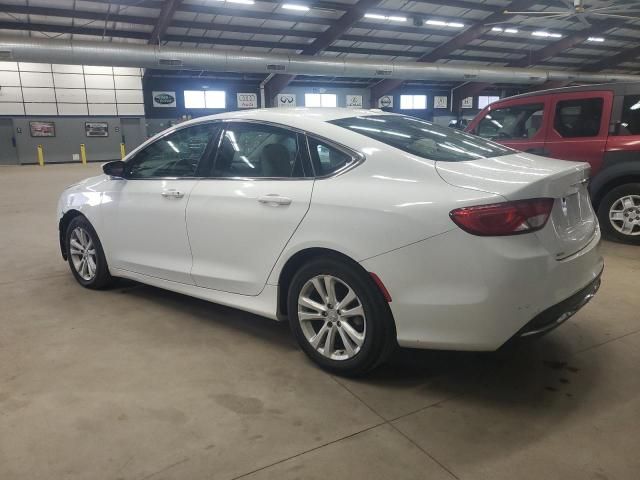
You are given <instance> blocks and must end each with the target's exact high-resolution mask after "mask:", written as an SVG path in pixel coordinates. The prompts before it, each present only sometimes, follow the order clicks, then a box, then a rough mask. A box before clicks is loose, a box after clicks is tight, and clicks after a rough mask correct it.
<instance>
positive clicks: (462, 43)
mask: <svg viewBox="0 0 640 480" xmlns="http://www.w3.org/2000/svg"><path fill="white" fill-rule="evenodd" d="M530 5H531V0H513V1H512V2H510V3H509V4H508V5H506V6H502V7H498V9H497V10H495V11H494V12H493V13H491V14H490V15H488V16H487V17H485V18H484V19H482V20H480V21H479V22H477V23H475V24H473V25H471V26H470V27H468V28H467V29H466V30H464V31H463V32H461V33H460V34H458V35H456V36H455V37H453V38H452V39H450V40H448V41H446V42H444V43H443V44H442V45H440V46H439V47H436V48H434V49H433V50H432V51H430V52H428V53H425V54H424V55H421V56H420V57H419V58H418V60H417V61H418V62H428V63H431V62H436V61H438V60H440V59H441V58H445V57H446V56H447V55H449V54H451V53H453V52H455V51H456V50H459V49H461V48H464V47H466V46H467V45H468V44H469V43H470V42H472V41H473V40H475V39H477V38H479V37H481V36H482V35H484V34H485V33H487V32H488V31H490V30H491V28H492V26H491V25H489V24H491V23H496V22H502V21H504V20H507V19H508V17H506V16H505V14H504V11H505V10H506V9H511V10H522V9H525V8H527V7H529V6H530ZM402 83H403V81H402V80H382V81H381V82H379V83H378V84H377V85H375V86H374V87H373V88H372V89H371V102H372V103H374V102H376V101H377V99H378V98H380V97H382V96H383V95H386V94H388V93H389V92H390V91H391V90H395V89H396V88H398V87H400V85H402ZM372 106H375V105H372Z"/></svg>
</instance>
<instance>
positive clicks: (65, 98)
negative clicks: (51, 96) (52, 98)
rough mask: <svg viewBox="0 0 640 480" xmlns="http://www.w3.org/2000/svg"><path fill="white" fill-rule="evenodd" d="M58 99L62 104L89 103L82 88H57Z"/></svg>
mask: <svg viewBox="0 0 640 480" xmlns="http://www.w3.org/2000/svg"><path fill="white" fill-rule="evenodd" d="M56 99H57V100H58V102H61V103H87V94H86V92H85V90H84V89H81V88H56Z"/></svg>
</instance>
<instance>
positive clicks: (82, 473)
mask: <svg viewBox="0 0 640 480" xmlns="http://www.w3.org/2000/svg"><path fill="white" fill-rule="evenodd" d="M97 171H98V166H97V165H90V166H88V167H83V166H81V165H63V166H53V165H50V166H46V167H44V168H41V167H4V168H2V167H0V479H2V480H21V479H25V480H27V479H28V480H37V479H47V480H50V479H70V480H71V479H81V480H92V479H110V480H120V479H127V480H129V479H132V480H146V479H153V480H159V479H188V480H199V479H235V478H247V479H271V478H277V479H294V478H297V479H316V478H318V479H323V480H327V479H333V478H342V479H361V478H362V479H364V478H366V479H398V480H400V479H402V480H404V479H419V478H420V479H424V478H429V479H451V478H460V479H473V480H476V479H490V480H498V479H508V480H512V479H515V478H517V479H519V480H524V479H536V480H539V479H540V478H547V479H556V478H562V479H565V480H567V479H581V480H583V479H599V480H603V479H637V478H639V475H640V473H638V472H639V471H640V375H638V371H639V369H640V289H639V288H638V286H639V284H640V248H633V247H629V246H624V245H617V244H611V243H604V244H603V245H602V248H603V251H604V253H605V256H606V262H607V267H606V270H605V275H604V281H603V286H602V289H601V290H600V293H599V294H598V296H597V298H596V299H595V300H594V301H593V302H592V303H591V304H590V305H589V306H587V307H586V308H585V309H584V310H582V311H581V312H580V313H579V314H578V315H576V317H575V318H574V319H572V320H571V321H570V322H568V323H567V324H566V325H564V326H563V327H561V328H560V329H558V330H556V331H555V332H554V333H552V334H550V335H549V336H547V337H545V338H543V339H541V340H540V341H538V342H535V343H533V344H530V345H523V346H521V347H520V348H517V349H515V350H513V351H509V352H503V353H499V354H497V353H496V354H471V353H450V352H424V351H401V352H399V353H398V354H397V355H396V356H395V358H394V359H393V360H392V362H391V363H390V364H389V365H387V366H385V367H384V368H381V369H380V370H378V371H376V372H375V373H374V374H373V375H371V376H370V377H368V378H365V379H360V380H345V379H343V378H335V377H332V376H331V375H328V374H326V373H324V372H322V371H320V370H319V369H317V368H316V367H314V366H313V365H312V364H311V363H310V362H309V361H308V360H307V359H306V357H305V356H304V355H303V354H302V353H301V352H300V351H299V350H298V348H297V347H296V345H295V343H294V341H293V339H292V337H291V335H290V334H289V331H288V327H287V326H286V325H282V324H277V323H275V322H271V321H268V320H265V319H262V318H260V317H256V316H253V315H250V314H246V313H243V312H239V311H236V310H233V309H229V308H224V307H221V306H217V305H214V304H209V303H206V302H203V301H199V300H195V299H191V298H188V297H184V296H181V295H177V294H172V293H168V292H165V291H162V290H158V289H155V288H151V287H147V286H143V285H137V284H125V285H123V286H120V287H119V288H117V289H114V290H111V291H104V292H94V291H89V290H85V289H82V288H80V287H79V286H78V285H77V284H76V282H75V281H74V280H73V278H72V276H71V274H70V273H69V272H68V269H67V265H66V264H65V263H64V262H63V261H62V259H61V258H60V255H59V252H58V246H57V237H56V235H57V232H56V219H55V202H56V199H57V196H58V194H59V193H60V191H61V190H62V189H63V187H64V186H66V185H68V184H70V183H72V182H74V181H76V180H77V179H80V178H82V177H85V176H88V175H89V174H93V173H94V172H97Z"/></svg>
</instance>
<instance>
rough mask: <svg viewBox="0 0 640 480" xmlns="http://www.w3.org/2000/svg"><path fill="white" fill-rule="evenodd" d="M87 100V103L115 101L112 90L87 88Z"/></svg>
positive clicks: (114, 93) (114, 94)
mask: <svg viewBox="0 0 640 480" xmlns="http://www.w3.org/2000/svg"><path fill="white" fill-rule="evenodd" d="M87 101H88V102H89V103H116V92H115V91H114V90H94V89H87Z"/></svg>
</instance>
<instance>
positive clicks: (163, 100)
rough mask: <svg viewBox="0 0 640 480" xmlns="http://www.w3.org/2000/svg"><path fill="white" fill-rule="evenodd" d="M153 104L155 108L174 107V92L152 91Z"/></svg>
mask: <svg viewBox="0 0 640 480" xmlns="http://www.w3.org/2000/svg"><path fill="white" fill-rule="evenodd" d="M152 95H153V106H154V107H156V108H175V107H176V92H152Z"/></svg>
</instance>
